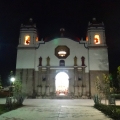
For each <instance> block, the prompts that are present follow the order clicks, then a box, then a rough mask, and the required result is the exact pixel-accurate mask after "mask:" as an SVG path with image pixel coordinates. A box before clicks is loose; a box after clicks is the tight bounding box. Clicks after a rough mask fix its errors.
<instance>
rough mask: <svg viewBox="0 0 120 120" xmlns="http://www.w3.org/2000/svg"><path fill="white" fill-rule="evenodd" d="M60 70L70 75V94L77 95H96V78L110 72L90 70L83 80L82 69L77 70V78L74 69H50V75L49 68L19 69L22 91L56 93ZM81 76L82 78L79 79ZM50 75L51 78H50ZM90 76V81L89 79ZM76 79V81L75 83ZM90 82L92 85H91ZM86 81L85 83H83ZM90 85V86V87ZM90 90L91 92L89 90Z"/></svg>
mask: <svg viewBox="0 0 120 120" xmlns="http://www.w3.org/2000/svg"><path fill="white" fill-rule="evenodd" d="M60 71H64V72H66V73H67V74H68V76H69V91H68V92H69V94H74V95H75V96H77V97H78V96H83V95H84V96H89V95H91V96H94V94H95V93H96V89H95V79H96V77H97V76H99V77H100V78H101V77H102V75H103V73H108V71H90V74H89V73H85V76H84V80H82V70H81V69H80V70H77V75H76V80H75V75H74V69H68V70H67V69H66V70H60V69H59V68H58V69H50V71H49V75H48V73H47V69H41V72H40V70H39V71H34V70H33V69H17V70H16V79H18V80H21V81H22V87H23V89H22V91H23V92H25V93H27V94H28V95H32V94H33V92H34V91H35V92H36V93H37V94H38V95H44V94H45V95H50V94H51V93H55V89H56V88H55V76H56V75H57V73H59V72H60ZM79 76H81V79H78V78H79ZM48 77H49V79H48ZM89 77H90V81H89ZM74 80H75V83H74ZM89 82H90V85H89ZM82 83H84V85H83V84H82ZM89 87H90V88H89ZM89 91H90V92H89Z"/></svg>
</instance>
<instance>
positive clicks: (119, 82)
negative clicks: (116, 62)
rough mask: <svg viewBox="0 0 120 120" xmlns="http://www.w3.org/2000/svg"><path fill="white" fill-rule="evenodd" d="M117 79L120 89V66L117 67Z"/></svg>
mask: <svg viewBox="0 0 120 120" xmlns="http://www.w3.org/2000/svg"><path fill="white" fill-rule="evenodd" d="M117 80H118V85H119V89H120V66H118V68H117Z"/></svg>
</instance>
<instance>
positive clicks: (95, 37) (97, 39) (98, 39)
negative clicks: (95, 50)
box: [94, 35, 100, 44]
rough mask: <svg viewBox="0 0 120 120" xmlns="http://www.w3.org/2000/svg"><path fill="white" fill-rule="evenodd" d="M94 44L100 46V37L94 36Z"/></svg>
mask: <svg viewBox="0 0 120 120" xmlns="http://www.w3.org/2000/svg"><path fill="white" fill-rule="evenodd" d="M94 43H95V44H100V36H99V35H95V36H94Z"/></svg>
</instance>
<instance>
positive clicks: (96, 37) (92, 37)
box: [87, 18, 106, 46]
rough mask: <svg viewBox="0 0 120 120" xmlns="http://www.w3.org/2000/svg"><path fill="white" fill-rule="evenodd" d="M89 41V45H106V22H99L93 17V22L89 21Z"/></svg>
mask: <svg viewBox="0 0 120 120" xmlns="http://www.w3.org/2000/svg"><path fill="white" fill-rule="evenodd" d="M87 41H88V44H89V46H106V41H105V29H104V23H103V22H102V23H97V21H96V18H93V20H92V23H90V22H89V23H88V30H87Z"/></svg>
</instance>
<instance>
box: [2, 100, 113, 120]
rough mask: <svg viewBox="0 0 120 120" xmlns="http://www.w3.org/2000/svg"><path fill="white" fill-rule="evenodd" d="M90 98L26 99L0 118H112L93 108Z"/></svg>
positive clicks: (78, 119)
mask: <svg viewBox="0 0 120 120" xmlns="http://www.w3.org/2000/svg"><path fill="white" fill-rule="evenodd" d="M93 104H94V103H93V101H92V100H82V99H81V100H52V99H50V100H49V99H48V100H47V99H26V100H25V102H24V106H23V107H21V108H19V109H16V110H13V111H10V112H8V113H5V114H2V115H1V116H0V120H112V119H110V118H108V117H107V116H105V115H104V114H103V113H101V112H100V111H98V110H96V109H94V108H93V107H92V106H93Z"/></svg>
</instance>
